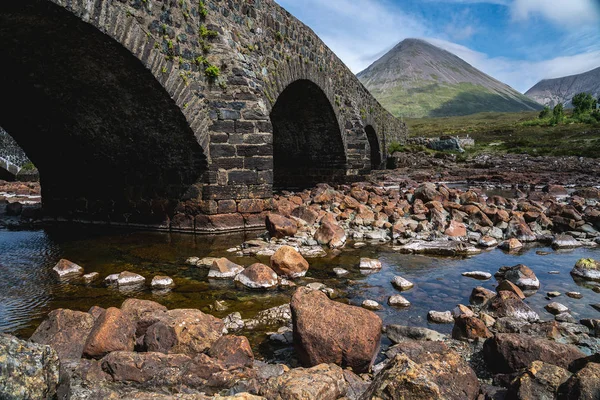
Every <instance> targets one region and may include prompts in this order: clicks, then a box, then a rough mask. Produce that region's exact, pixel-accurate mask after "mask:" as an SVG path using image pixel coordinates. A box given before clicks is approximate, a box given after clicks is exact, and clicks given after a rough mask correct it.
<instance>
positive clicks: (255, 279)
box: [235, 263, 278, 289]
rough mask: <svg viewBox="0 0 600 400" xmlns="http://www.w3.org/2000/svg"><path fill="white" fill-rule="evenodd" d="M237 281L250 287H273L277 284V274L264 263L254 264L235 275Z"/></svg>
mask: <svg viewBox="0 0 600 400" xmlns="http://www.w3.org/2000/svg"><path fill="white" fill-rule="evenodd" d="M235 281H236V282H239V283H240V284H242V285H243V286H245V287H247V288H249V289H271V288H274V287H276V286H277V283H278V282H277V274H276V273H275V271H273V270H272V269H271V268H269V267H267V266H266V265H264V264H260V263H256V264H252V265H251V266H249V267H248V268H246V269H245V270H244V271H242V272H241V273H239V274H238V275H237V276H236V277H235Z"/></svg>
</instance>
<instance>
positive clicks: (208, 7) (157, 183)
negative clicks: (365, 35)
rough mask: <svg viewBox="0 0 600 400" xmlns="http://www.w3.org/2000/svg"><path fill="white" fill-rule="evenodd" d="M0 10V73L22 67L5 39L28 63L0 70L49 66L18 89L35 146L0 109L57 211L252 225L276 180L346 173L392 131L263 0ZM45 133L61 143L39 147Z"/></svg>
mask: <svg viewBox="0 0 600 400" xmlns="http://www.w3.org/2000/svg"><path fill="white" fill-rule="evenodd" d="M57 6H58V7H57ZM56 8H58V9H62V10H63V11H64V10H66V11H67V12H68V13H65V12H61V11H60V10H56ZM67 14H69V15H67ZM73 16H75V17H76V18H77V19H78V20H79V21H83V22H85V23H87V24H88V25H89V26H92V27H93V28H94V29H97V30H98V32H102V33H103V34H104V35H103V36H104V38H102V37H100V36H97V35H95V34H93V33H92V32H88V29H87V28H86V27H84V26H80V25H81V24H78V23H75V22H73V21H71V20H70V19H71V17H73ZM0 17H1V18H2V21H0V22H2V25H1V26H3V27H4V29H2V28H1V27H0V29H2V32H0V33H2V38H4V40H2V39H0V45H1V46H2V48H1V50H5V51H4V53H3V54H8V55H9V57H8V60H9V64H10V60H11V59H14V60H17V59H19V60H20V59H21V58H22V57H20V53H19V52H20V51H22V49H19V48H16V47H14V46H13V47H11V46H12V45H9V44H8V43H9V41H11V40H12V39H14V38H15V37H16V38H18V39H20V40H21V42H23V43H27V49H28V53H27V59H28V61H29V62H28V63H23V65H19V66H18V68H16V67H15V68H14V70H11V69H10V68H11V67H10V66H8V67H5V68H4V70H3V71H2V72H7V73H5V74H4V75H5V76H11V77H12V75H19V72H20V71H21V70H22V71H23V75H25V72H31V71H28V69H31V68H32V66H33V65H34V64H36V61H37V64H38V65H44V68H46V69H47V70H49V71H50V72H46V71H41V70H40V69H37V70H34V71H33V72H35V73H34V74H33V76H37V75H41V74H43V73H47V74H48V76H47V77H52V78H53V79H52V82H60V85H59V84H55V85H54V86H53V87H50V88H48V89H46V90H45V92H44V93H43V95H42V94H40V93H39V91H36V90H32V91H26V90H25V91H22V92H23V93H27V95H28V96H27V97H28V98H29V99H30V100H29V101H30V102H33V103H35V104H36V106H38V107H40V108H44V107H46V108H48V106H49V105H52V106H53V110H52V113H50V112H48V114H49V115H46V116H45V118H46V120H45V122H47V123H46V124H45V125H46V127H45V128H46V129H45V130H44V129H42V131H41V133H39V134H38V136H37V138H36V137H35V136H32V135H31V134H27V133H26V132H25V129H24V128H23V126H21V125H20V124H22V121H17V120H14V121H13V120H11V116H10V113H7V112H4V113H2V112H0V124H3V126H4V122H3V121H8V123H9V124H10V125H11V129H10V131H11V132H13V133H12V134H13V136H15V137H17V136H19V135H20V137H19V138H18V139H21V140H18V141H19V142H20V143H22V144H23V147H24V149H25V150H26V151H27V153H28V154H30V156H31V157H32V160H33V161H34V163H35V164H36V166H38V168H39V170H40V176H41V183H42V188H43V198H44V208H45V211H47V212H48V214H49V215H54V217H55V218H59V219H63V218H65V217H66V218H68V219H75V220H80V221H92V220H94V221H98V220H101V221H109V222H110V223H116V224H143V225H146V226H147V225H152V226H154V227H158V228H164V229H175V230H192V231H193V230H197V231H206V230H209V231H210V230H223V229H241V228H244V227H246V228H247V227H252V226H256V225H262V224H263V217H264V215H263V213H264V212H265V211H267V210H268V209H269V208H270V198H271V197H272V191H273V184H274V179H275V180H277V182H276V183H277V184H278V186H281V187H292V186H294V185H297V186H299V187H300V186H305V185H308V184H313V183H315V182H317V181H319V180H326V181H341V180H348V179H357V177H358V176H359V175H360V174H362V173H365V172H367V171H369V170H370V169H371V167H373V166H376V165H372V162H371V160H372V159H376V157H374V156H376V155H379V159H378V160H377V161H378V164H379V165H381V164H383V163H384V162H385V159H386V158H387V152H386V149H387V147H388V145H389V143H391V142H403V141H404V139H405V136H406V127H405V125H404V124H403V123H401V122H400V121H399V120H397V119H395V118H394V117H393V116H391V114H389V113H388V112H387V111H386V110H384V109H383V108H382V107H381V106H380V105H379V103H377V101H376V100H375V99H374V98H373V97H372V96H371V95H370V94H369V93H368V92H367V91H366V89H365V88H364V87H363V86H362V85H361V84H360V82H359V81H358V80H357V79H356V77H355V76H354V75H353V74H352V72H351V71H350V70H349V69H348V68H347V67H346V66H345V65H344V64H343V63H342V62H341V61H340V60H339V59H338V58H337V57H336V56H335V55H334V54H333V53H332V52H331V50H329V49H328V48H327V47H326V46H325V45H324V43H323V42H322V41H321V40H320V39H319V38H318V37H317V35H316V34H314V32H312V31H311V30H310V29H309V28H307V27H306V26H305V25H303V24H302V23H301V22H300V21H298V20H297V19H295V18H294V17H293V16H292V15H290V14H289V13H288V12H287V11H285V10H284V9H282V8H281V7H280V6H278V5H277V4H276V3H274V2H273V1H271V0H228V1H220V0H204V1H193V2H191V1H189V0H118V1H117V0H113V1H109V0H92V1H83V0H47V1H29V0H26V1H24V2H22V3H21V2H20V3H19V4H2V5H0ZM56 21H60V22H61V23H62V25H61V26H60V28H59V27H58V26H56V25H55V24H53V23H54V22H56ZM27 24H29V26H28V25H27ZM27 27H28V28H27ZM34 28H37V32H38V33H39V32H40V29H45V30H46V31H48V35H47V36H44V35H37V36H36V34H35V32H36V30H35V29H34ZM61 29H64V32H62V31H61V35H63V36H61V35H58V34H57V35H55V36H54V43H53V44H52V46H49V43H48V41H49V40H50V39H49V38H52V37H53V36H52V34H53V33H54V32H59V31H60V30H61ZM69 29H70V32H69ZM69 33H70V34H71V35H73V38H81V40H69ZM14 42H15V41H14V40H12V42H10V43H14ZM88 44H89V45H88ZM115 44H118V45H119V46H122V47H123V48H124V49H126V50H127V51H128V52H129V54H130V55H131V56H133V57H134V58H135V59H137V60H138V61H139V64H140V66H142V67H144V68H145V69H146V71H141V70H140V66H138V65H135V62H134V61H132V60H129V59H128V56H127V55H125V54H121V52H120V51H119V49H117V48H115ZM63 45H64V46H63ZM51 50H52V51H55V54H53V53H52V52H51ZM78 52H81V54H78ZM83 52H89V53H91V54H93V56H91V55H89V54H83ZM11 55H12V58H11V57H10V56H11ZM73 55H79V56H80V58H83V59H87V60H88V63H87V64H85V63H84V62H78V61H77V59H76V58H75V57H74V56H73ZM36 56H38V57H39V58H38V59H36V58H35V57H36ZM61 60H62V62H61ZM67 61H68V62H67ZM69 69H71V70H69ZM30 75H32V74H29V75H28V76H30ZM65 76H66V77H69V79H60V77H65ZM151 77H152V79H154V80H155V81H156V83H158V85H154V84H152V82H150V79H151ZM93 81H98V82H101V84H93V83H90V82H93ZM9 83H10V82H7V84H9ZM39 84H40V82H38V81H35V80H33V78H31V79H29V78H28V79H25V78H23V82H22V86H28V85H30V86H34V87H36V89H37V86H35V85H39ZM44 84H45V83H44ZM14 86H15V88H14V91H15V92H17V87H16V85H14ZM50 86H52V85H50ZM141 86H143V87H145V88H146V91H143V90H142V91H140V92H139V93H137V94H136V87H141ZM158 86H160V87H158ZM82 89H83V91H82ZM286 90H287V93H290V91H291V90H294V93H293V95H289V96H285V93H286ZM161 91H162V92H161ZM282 94H284V95H283V96H282ZM15 95H17V94H15ZM65 99H69V101H66V100H65ZM79 99H85V101H81V100H79ZM77 100H79V101H77ZM115 100H118V101H115ZM294 101H295V102H294ZM115 103H117V104H115ZM57 104H58V105H57ZM61 105H62V106H63V107H62V108H61V107H60V106H61ZM315 105H318V106H315ZM294 108H300V110H298V113H294V111H293V110H294ZM86 109H87V110H88V111H87V112H86ZM278 110H279V112H278ZM273 111H275V112H273ZM14 112H15V110H13V114H14ZM272 112H273V113H272ZM301 112H304V114H302V113H301ZM177 114H179V116H178V115H177ZM272 116H274V118H272ZM277 116H280V118H277ZM33 121H35V118H34V119H33ZM49 122H51V123H49ZM57 122H58V123H57ZM184 124H185V126H183V125H184ZM38 125H39V124H38ZM47 126H52V127H55V129H54V130H52V129H48V128H47ZM57 126H60V128H61V129H60V130H59V129H58V128H56V127H57ZM27 128H28V129H27V131H28V132H31V128H32V126H28V127H27ZM366 128H367V129H368V130H369V132H370V139H371V140H369V137H368V136H367V134H366V132H365V129H366ZM42 135H43V136H42ZM55 136H56V137H57V138H59V140H58V141H56V143H60V146H58V145H56V144H53V143H54V142H52V140H48V141H47V142H44V140H41V139H40V138H42V137H48V138H54V137H55ZM149 138H151V139H150V140H149ZM189 138H193V140H194V143H191V142H190V141H189ZM39 143H43V144H44V146H39ZM78 146H79V147H81V150H80V151H79V153H78V152H77V151H78V148H79V147H78ZM48 152H53V155H54V157H50V156H49V155H48ZM57 153H58V154H57ZM57 156H58V157H57ZM34 158H35V159H34ZM70 159H73V160H76V161H77V162H76V163H75V164H77V165H81V166H84V168H78V167H77V166H76V167H75V168H78V169H76V170H75V171H74V175H75V176H76V177H77V182H74V180H69V181H66V182H65V180H64V175H63V176H62V177H61V176H60V170H62V171H63V173H64V169H65V168H67V166H68V165H69V162H67V161H68V160H70ZM132 160H133V161H134V162H135V165H132ZM289 160H296V162H290V161H289ZM61 161H62V162H61ZM71 164H72V163H71ZM375 164H377V163H375ZM57 165H60V166H61V168H58V167H57ZM308 165H310V166H311V167H312V168H306V166H308ZM274 166H275V167H279V168H278V169H276V170H275V171H274ZM85 167H87V168H85ZM94 169H100V170H101V171H103V172H104V173H103V174H94V173H92V172H90V171H92V170H94ZM302 171H305V173H304V174H302V173H300V172H302ZM306 177H307V179H306V181H305V182H303V181H302V180H301V178H306Z"/></svg>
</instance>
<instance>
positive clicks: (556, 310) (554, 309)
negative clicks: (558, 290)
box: [544, 302, 569, 315]
mask: <svg viewBox="0 0 600 400" xmlns="http://www.w3.org/2000/svg"><path fill="white" fill-rule="evenodd" d="M544 308H545V309H546V311H548V312H549V313H550V314H554V315H558V314H562V313H566V312H567V311H569V308H568V307H567V306H565V305H564V304H560V303H556V302H553V303H550V304H547V305H546V307H544Z"/></svg>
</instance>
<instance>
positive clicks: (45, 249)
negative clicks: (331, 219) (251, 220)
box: [0, 226, 600, 358]
mask: <svg viewBox="0 0 600 400" xmlns="http://www.w3.org/2000/svg"><path fill="white" fill-rule="evenodd" d="M260 234H261V233H260V232H254V233H246V234H233V235H218V236H194V235H186V234H177V233H164V232H136V231H125V230H114V229H113V230H108V229H102V228H98V227H85V226H72V227H68V228H66V229H65V227H64V226H63V227H56V228H47V229H43V230H33V231H31V230H23V231H11V230H0V268H1V270H2V274H1V278H0V331H1V332H7V333H12V334H15V335H17V336H19V337H21V338H28V337H29V336H30V335H31V333H32V332H33V331H34V330H35V329H36V327H37V326H38V325H39V324H40V323H41V321H42V320H43V319H44V318H45V316H46V315H47V313H48V312H49V311H51V310H53V309H56V308H70V309H74V310H81V311H87V310H88V309H89V308H90V307H92V306H94V305H98V306H101V307H111V306H116V307H118V306H120V305H121V303H122V302H123V301H124V300H125V299H126V298H130V297H135V298H141V299H149V300H154V301H157V302H159V303H161V304H163V305H165V306H167V307H168V308H197V309H200V310H202V311H204V312H208V313H211V314H213V315H215V316H217V317H221V318H223V317H225V316H226V315H228V314H230V313H232V312H236V311H237V312H240V313H241V315H242V317H243V318H251V317H253V316H254V315H255V314H256V313H257V312H259V311H261V310H264V309H267V308H270V307H274V306H278V305H281V304H285V303H287V302H288V301H289V298H290V296H291V294H292V293H293V291H294V289H293V288H286V289H278V290H274V291H268V292H256V291H250V290H245V289H239V288H236V287H235V286H234V285H233V283H231V282H223V281H212V280H209V279H208V278H207V269H204V268H200V267H196V266H190V265H187V264H186V262H185V261H186V259H187V258H189V257H192V256H197V257H207V256H212V257H223V256H224V257H228V258H229V259H231V260H232V261H234V262H236V263H239V264H241V265H245V266H248V265H250V264H252V263H254V262H257V261H259V262H263V263H266V264H268V262H269V260H268V258H267V257H236V256H235V255H234V254H233V253H230V252H228V251H227V250H228V249H230V248H232V247H235V246H239V245H240V244H241V243H242V242H243V241H244V240H248V239H253V238H255V237H257V236H259V235H260ZM361 257H369V258H377V259H379V260H380V261H381V263H382V265H383V268H382V270H381V271H379V272H376V273H373V274H368V275H365V274H363V273H362V272H361V270H360V269H359V260H360V258H361ZM584 257H585V258H587V257H591V258H596V259H600V249H598V248H580V249H576V250H572V251H560V252H556V251H553V250H552V249H550V248H546V247H535V246H532V247H528V248H526V249H525V250H523V251H521V252H519V253H517V254H509V253H505V252H503V251H501V250H499V249H494V250H490V251H487V252H484V253H482V254H480V255H476V256H473V257H468V258H447V257H427V256H420V255H407V254H400V253H397V252H394V251H393V249H392V247H391V246H390V245H372V246H366V247H363V248H361V249H354V248H353V247H352V243H348V244H347V246H346V247H345V248H344V249H342V250H341V251H340V250H338V251H335V250H328V255H327V257H324V258H312V259H308V261H309V263H310V269H309V271H308V273H307V276H306V277H304V278H301V279H297V280H295V283H296V284H297V285H303V284H307V283H309V282H321V283H323V284H325V285H326V286H328V287H330V288H333V289H335V290H336V295H337V296H338V299H339V300H340V301H343V302H347V303H350V304H354V305H360V304H361V303H362V301H363V300H365V299H371V300H375V301H377V302H379V303H380V304H381V305H382V306H383V309H382V310H381V311H377V313H378V314H379V315H380V316H381V318H382V319H383V321H384V324H391V323H394V324H402V325H414V326H423V327H428V328H431V329H435V330H437V331H440V332H443V333H449V332H450V331H451V329H452V325H436V324H431V323H429V322H428V321H427V312H428V311H429V310H438V311H445V310H449V309H452V308H453V307H454V306H456V305H457V304H459V303H462V304H468V299H469V295H470V293H471V290H472V289H473V288H474V287H476V286H483V287H486V288H489V289H493V288H494V287H495V285H496V280H495V279H494V278H492V279H490V280H487V281H477V280H474V279H472V278H467V277H463V276H461V273H462V272H466V271H474V270H479V271H485V272H489V273H491V274H494V273H495V272H496V271H497V270H498V269H499V268H500V267H501V266H503V265H509V266H512V265H516V264H519V263H521V264H525V265H527V266H529V267H530V268H531V269H532V270H533V271H534V272H535V273H536V274H537V276H538V278H539V280H540V282H541V289H540V290H539V291H537V293H535V294H534V295H533V296H531V297H529V298H528V299H527V300H526V302H527V303H528V304H529V305H530V306H531V307H532V308H533V309H534V310H535V311H536V312H538V313H539V314H540V316H541V318H542V319H546V320H551V319H552V315H551V314H549V313H548V312H546V311H545V310H544V306H545V305H546V304H548V303H549V302H551V301H559V302H560V303H562V304H564V305H566V306H567V307H569V309H570V310H571V314H572V315H573V317H575V318H576V319H581V318H598V317H599V316H600V312H598V311H596V310H595V309H594V308H592V307H591V306H590V304H594V303H600V293H596V292H594V291H593V290H592V287H593V286H590V285H589V284H588V285H587V286H586V285H584V284H582V283H577V282H575V281H574V280H573V278H572V277H571V275H570V274H569V272H570V270H571V269H572V267H573V265H574V264H575V262H576V261H577V260H578V259H580V258H584ZM60 258H67V259H69V260H71V261H74V262H76V263H78V264H79V265H81V266H83V267H84V268H85V272H86V273H89V272H98V273H100V279H98V280H97V281H95V282H93V283H91V284H85V283H83V281H81V280H78V279H75V280H71V281H62V282H61V281H58V280H57V279H56V278H55V277H54V276H53V275H52V273H51V272H52V267H53V266H54V265H55V264H56V262H57V261H58V260H59V259H60ZM335 267H340V268H344V269H346V270H348V271H349V272H350V273H349V274H348V275H346V276H344V277H336V275H335V274H334V273H333V268H335ZM123 270H128V271H131V272H135V273H139V274H141V275H143V276H144V277H146V280H147V283H148V282H149V281H150V280H151V279H152V277H153V276H155V275H168V276H171V277H172V278H173V279H174V281H175V284H176V287H175V288H174V289H173V290H171V291H170V292H156V291H154V292H153V291H152V290H151V289H150V287H149V285H146V286H145V287H142V288H138V289H135V290H132V291H119V290H118V289H116V288H112V287H107V286H106V285H105V284H104V277H106V276H107V275H109V274H112V273H119V272H121V271H123ZM550 272H553V273H550ZM556 272H557V273H556ZM395 275H400V276H402V277H404V278H406V279H408V280H410V281H411V282H413V283H414V284H415V286H414V288H413V289H411V290H409V291H406V292H403V293H402V294H403V296H404V297H405V298H406V299H407V300H409V301H410V302H411V306H410V307H407V308H394V307H390V306H388V305H387V299H388V297H389V296H390V295H392V294H395V293H398V292H397V291H396V289H394V288H393V287H392V285H391V283H390V281H391V280H392V278H393V277H394V276H395ZM551 291H558V292H560V293H561V296H559V297H558V298H556V299H553V300H549V299H547V298H546V294H547V292H551ZM569 291H577V292H581V294H582V295H583V298H582V299H573V298H570V297H567V296H565V293H566V292H569ZM215 300H221V301H224V304H225V305H226V307H227V309H226V310H216V309H214V308H213V306H214V304H215ZM247 334H248V336H249V338H250V339H251V341H252V345H253V347H254V348H255V349H260V348H265V346H263V345H264V344H265V342H266V335H265V332H264V331H258V332H253V333H247ZM257 356H258V357H259V358H260V356H261V355H260V354H257Z"/></svg>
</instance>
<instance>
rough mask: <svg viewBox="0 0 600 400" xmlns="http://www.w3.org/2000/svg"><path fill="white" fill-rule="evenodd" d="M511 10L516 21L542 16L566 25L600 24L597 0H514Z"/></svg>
mask: <svg viewBox="0 0 600 400" xmlns="http://www.w3.org/2000/svg"><path fill="white" fill-rule="evenodd" d="M511 12H512V17H513V19H514V20H516V21H527V20H529V19H530V18H533V17H542V18H546V19H548V20H549V21H551V22H553V23H555V24H557V25H561V26H566V27H574V26H582V25H588V24H595V26H596V27H598V26H600V5H599V3H598V1H597V0H514V1H513V3H512V4H511Z"/></svg>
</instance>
